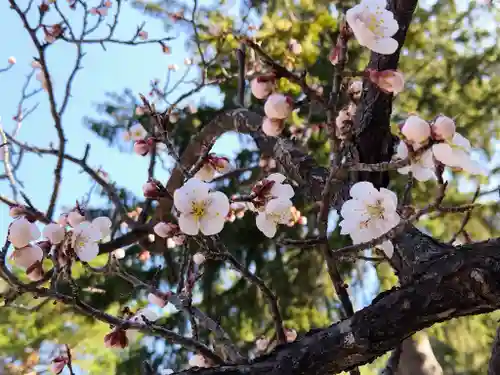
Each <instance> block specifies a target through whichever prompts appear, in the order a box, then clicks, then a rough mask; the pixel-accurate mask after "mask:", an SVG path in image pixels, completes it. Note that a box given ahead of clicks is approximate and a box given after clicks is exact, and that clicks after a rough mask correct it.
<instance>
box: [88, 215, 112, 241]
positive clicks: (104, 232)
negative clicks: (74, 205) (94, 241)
mask: <svg viewBox="0 0 500 375" xmlns="http://www.w3.org/2000/svg"><path fill="white" fill-rule="evenodd" d="M111 225H112V223H111V220H110V219H109V217H106V216H100V217H97V218H95V219H94V220H92V226H93V227H94V228H96V229H97V230H98V231H99V232H100V233H101V238H100V239H103V238H106V237H107V236H109V235H110V234H111Z"/></svg>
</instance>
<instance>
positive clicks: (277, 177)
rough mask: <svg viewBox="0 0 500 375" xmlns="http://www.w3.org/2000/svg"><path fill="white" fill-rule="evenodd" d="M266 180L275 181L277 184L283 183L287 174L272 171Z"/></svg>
mask: <svg viewBox="0 0 500 375" xmlns="http://www.w3.org/2000/svg"><path fill="white" fill-rule="evenodd" d="M266 180H269V181H274V182H275V183H276V184H281V183H283V181H285V180H286V176H285V175H283V174H281V173H271V174H270V175H269V176H267V177H266Z"/></svg>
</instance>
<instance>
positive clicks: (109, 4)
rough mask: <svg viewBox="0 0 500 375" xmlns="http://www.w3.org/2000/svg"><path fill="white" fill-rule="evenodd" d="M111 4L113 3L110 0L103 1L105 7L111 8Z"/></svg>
mask: <svg viewBox="0 0 500 375" xmlns="http://www.w3.org/2000/svg"><path fill="white" fill-rule="evenodd" d="M112 5H113V4H112V3H111V1H109V0H107V1H105V2H104V6H105V7H106V8H111V6H112Z"/></svg>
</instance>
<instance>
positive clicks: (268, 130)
mask: <svg viewBox="0 0 500 375" xmlns="http://www.w3.org/2000/svg"><path fill="white" fill-rule="evenodd" d="M284 128H285V122H284V121H283V120H277V119H270V118H269V117H264V122H262V131H263V132H264V134H265V135H268V136H270V137H277V136H278V135H280V134H281V133H282V132H283V129H284Z"/></svg>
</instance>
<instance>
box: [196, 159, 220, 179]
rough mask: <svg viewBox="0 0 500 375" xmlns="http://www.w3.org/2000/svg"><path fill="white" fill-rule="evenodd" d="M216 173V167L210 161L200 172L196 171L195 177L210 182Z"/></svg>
mask: <svg viewBox="0 0 500 375" xmlns="http://www.w3.org/2000/svg"><path fill="white" fill-rule="evenodd" d="M214 175H215V169H214V168H213V167H212V166H211V165H210V164H209V163H206V164H205V165H204V166H203V167H201V169H200V170H199V171H198V172H196V174H195V175H194V177H195V178H197V179H199V180H201V181H206V182H209V181H212V179H213V178H214Z"/></svg>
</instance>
